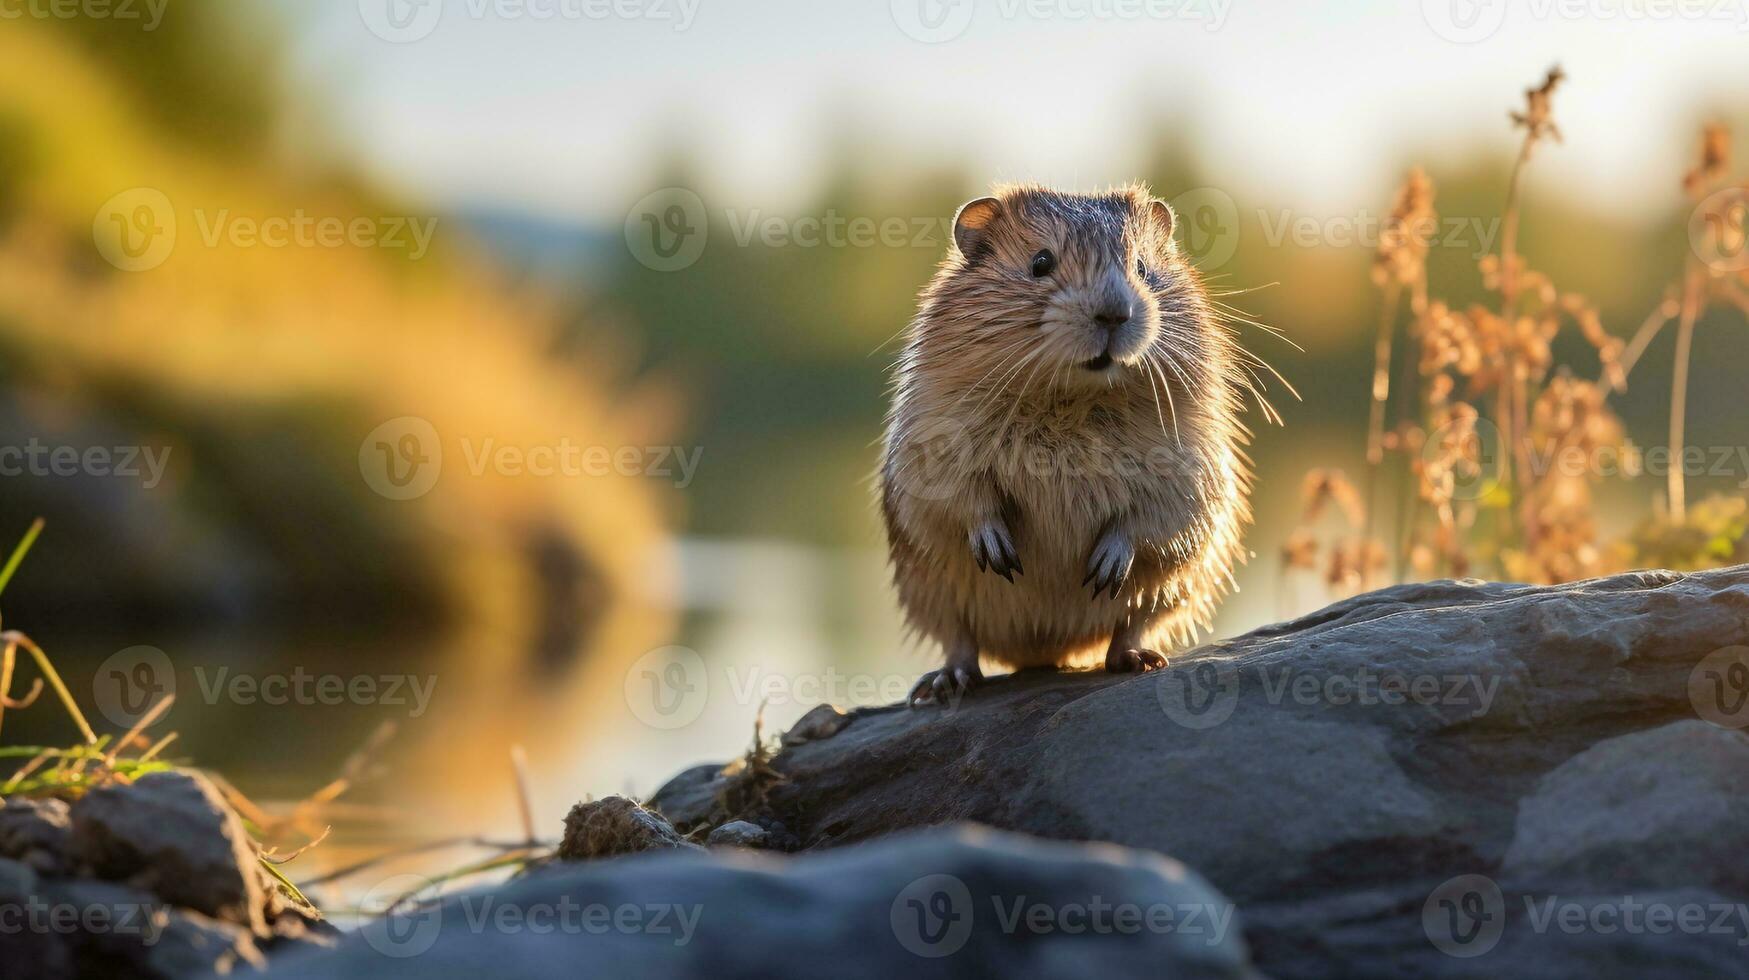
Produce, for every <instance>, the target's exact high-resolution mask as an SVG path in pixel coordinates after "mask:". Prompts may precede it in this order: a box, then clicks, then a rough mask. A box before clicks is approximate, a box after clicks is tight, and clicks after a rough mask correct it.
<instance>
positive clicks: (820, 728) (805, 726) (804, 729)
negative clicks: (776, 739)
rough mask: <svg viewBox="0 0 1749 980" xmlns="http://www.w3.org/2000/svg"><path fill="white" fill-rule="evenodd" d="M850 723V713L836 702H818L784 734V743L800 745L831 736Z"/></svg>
mask: <svg viewBox="0 0 1749 980" xmlns="http://www.w3.org/2000/svg"><path fill="white" fill-rule="evenodd" d="M848 724H850V715H849V714H847V713H845V712H844V711H843V710H842V709H840V708H839V707H838V706H837V705H835V704H817V705H815V706H814V707H813V710H811V711H809V712H808V713H807V714H805V715H803V716H802V717H801V720H800V721H797V722H796V723H795V724H794V725H793V726H791V728H790V730H789V731H787V732H784V734H783V744H785V745H800V744H802V743H803V742H817V741H819V740H820V739H823V738H831V737H832V736H834V735H836V734H838V733H839V732H841V731H843V730H844V726H846V725H848Z"/></svg>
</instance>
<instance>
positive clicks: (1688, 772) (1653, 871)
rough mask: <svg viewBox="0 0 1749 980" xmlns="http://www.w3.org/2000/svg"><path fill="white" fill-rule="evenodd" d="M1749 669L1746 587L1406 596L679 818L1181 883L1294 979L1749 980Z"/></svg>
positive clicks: (729, 785) (899, 720)
mask: <svg viewBox="0 0 1749 980" xmlns="http://www.w3.org/2000/svg"><path fill="white" fill-rule="evenodd" d="M1743 643H1749V567H1743V568H1733V569H1725V570H1719V571H1713V572H1704V573H1697V574H1693V575H1686V576H1684V575H1676V574H1672V573H1661V572H1645V573H1636V574H1630V575H1622V576H1618V577H1614V578H1609V579H1602V580H1596V581H1591V582H1584V583H1577V584H1574V585H1569V586H1562V587H1553V588H1532V587H1526V586H1517V585H1507V584H1484V583H1478V582H1435V583H1427V584H1417V585H1406V586H1401V587H1397V588H1392V589H1386V590H1383V591H1380V592H1376V593H1370V594H1367V595H1363V596H1359V597H1357V598H1354V599H1351V600H1347V601H1344V602H1340V603H1337V604H1335V605H1333V606H1331V607H1329V608H1327V609H1325V610H1323V611H1321V612H1319V613H1316V614H1314V615H1312V616H1308V617H1305V618H1303V619H1299V620H1296V621H1293V622H1288V623H1284V624H1280V625H1277V626H1272V627H1269V628H1266V629H1263V630H1259V631H1257V632H1254V633H1251V634H1248V635H1246V636H1242V637H1238V638H1236V639H1233V640H1228V641H1224V642H1219V643H1214V644H1211V645H1208V646H1205V647H1202V648H1200V649H1198V650H1195V651H1192V652H1190V653H1188V654H1184V655H1180V656H1178V657H1175V658H1174V659H1173V661H1172V663H1171V665H1170V666H1169V667H1168V668H1167V669H1166V670H1165V671H1162V672H1159V673H1154V674H1148V675H1141V676H1108V675H1104V674H1099V673H1093V674H1056V673H1048V672H1045V673H1026V674H1020V675H1016V676H1012V677H1006V678H996V679H992V680H991V681H990V682H989V683H988V684H987V685H986V686H984V687H982V688H980V689H978V690H976V691H974V692H973V693H972V694H971V695H970V696H968V697H967V698H966V699H964V700H963V702H961V703H960V704H959V705H958V706H956V707H952V708H939V707H931V708H918V709H907V708H904V707H901V706H892V707H885V708H873V709H861V710H856V711H852V712H850V713H848V715H847V716H846V717H844V718H843V719H842V720H841V721H833V722H832V724H830V725H826V726H819V727H820V728H821V733H820V734H816V733H815V732H813V731H810V732H809V733H808V734H807V737H804V738H796V739H786V740H785V745H784V748H783V750H782V751H781V752H780V753H779V754H777V755H776V757H775V758H774V759H772V760H771V761H770V763H769V767H768V768H769V769H770V770H771V771H772V772H773V773H774V775H773V776H772V777H771V778H769V779H768V780H767V781H766V784H765V785H763V786H761V787H760V791H759V792H748V791H747V788H746V787H745V786H744V785H740V782H741V781H743V780H744V779H745V778H746V777H745V774H744V772H742V771H741V770H738V769H737V768H736V767H732V766H731V767H728V768H727V769H725V768H724V767H719V766H701V767H698V768H696V769H693V770H689V771H687V772H686V773H682V774H681V775H680V776H679V777H677V778H676V779H675V780H674V781H673V782H672V783H670V784H669V785H668V786H667V787H665V788H664V789H663V790H662V791H661V792H660V793H659V794H658V795H657V796H656V797H655V798H654V799H653V801H652V805H653V806H654V807H655V808H656V809H658V810H660V811H661V812H662V813H663V814H664V815H666V816H667V817H669V818H670V819H671V820H673V821H674V823H675V824H676V825H677V826H680V827H682V828H685V829H688V830H690V831H693V832H695V833H697V832H707V833H708V831H709V828H711V827H713V826H717V825H720V824H722V823H724V822H727V821H729V820H734V819H746V820H750V821H752V822H754V823H756V824H761V825H769V824H770V823H771V822H773V821H779V822H781V823H782V824H783V825H784V826H786V827H787V828H788V829H789V830H790V831H791V832H792V833H793V834H794V835H795V839H796V842H797V845H798V846H799V847H801V848H803V849H816V848H828V847H841V846H843V845H848V844H854V843H857V842H861V841H867V840H871V839H875V838H879V837H881V836H883V835H886V834H889V833H892V832H894V831H896V830H903V829H906V828H915V827H924V826H930V825H935V824H941V823H948V822H956V821H976V822H979V823H983V824H987V825H991V826H994V827H999V828H1004V829H1008V830H1014V831H1023V832H1026V833H1029V834H1035V835H1039V836H1042V837H1048V838H1060V839H1068V840H1090V841H1109V842H1114V843H1118V844H1123V845H1127V846H1130V847H1134V848H1143V849H1149V850H1153V851H1157V852H1159V853H1162V854H1170V855H1172V856H1173V857H1175V858H1177V859H1179V860H1182V861H1184V862H1185V863H1186V864H1188V865H1189V866H1191V867H1193V868H1195V869H1197V871H1199V872H1200V873H1202V874H1203V875H1206V876H1207V877H1208V879H1209V880H1210V881H1211V882H1212V883H1213V884H1214V885H1215V886H1216V887H1218V888H1220V889H1221V890H1222V891H1223V892H1225V893H1226V894H1228V895H1230V896H1232V897H1233V898H1234V899H1235V900H1237V901H1238V903H1239V907H1240V914H1241V916H1242V917H1243V919H1244V920H1245V927H1246V935H1247V937H1248V939H1249V940H1250V943H1251V947H1252V950H1253V953H1254V955H1255V956H1256V959H1257V962H1258V965H1259V967H1260V968H1261V969H1262V970H1263V971H1264V972H1265V973H1268V974H1270V975H1276V976H1305V977H1367V976H1402V975H1435V976H1444V975H1450V976H1472V975H1482V974H1494V975H1502V974H1503V975H1553V976H1565V975H1587V976H1606V975H1630V976H1635V977H1647V976H1696V975H1746V974H1749V952H1746V947H1745V946H1743V945H1739V944H1740V943H1744V942H1745V941H1749V912H1746V911H1745V906H1744V905H1743V904H1742V903H1744V902H1745V901H1746V900H1749V863H1745V860H1744V859H1743V857H1742V855H1743V854H1744V853H1745V847H1744V845H1745V844H1746V843H1749V797H1745V795H1744V789H1745V783H1746V782H1749V766H1746V765H1745V763H1746V762H1749V736H1746V735H1744V734H1743V733H1741V732H1739V731H1736V730H1735V728H1736V727H1739V726H1741V725H1744V724H1749V706H1746V705H1745V704H1743V703H1742V702H1743V701H1744V700H1745V698H1744V695H1749V659H1746V657H1749V651H1742V650H1734V649H1732V648H1733V647H1735V645H1737V644H1743ZM1735 664H1743V665H1744V666H1741V667H1734V666H1733V665H1735ZM1697 717H1698V718H1705V719H1708V720H1706V721H1700V720H1696V719H1697ZM725 801H727V803H726V802H725ZM735 801H757V804H756V805H752V804H747V805H744V806H740V807H737V806H734V805H730V804H732V803H734V802H735Z"/></svg>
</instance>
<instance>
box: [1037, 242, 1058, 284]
mask: <svg viewBox="0 0 1749 980" xmlns="http://www.w3.org/2000/svg"><path fill="white" fill-rule="evenodd" d="M1056 267H1057V257H1056V256H1055V255H1052V254H1051V250H1050V249H1048V248H1041V249H1039V250H1038V254H1037V255H1035V256H1033V257H1032V277H1033V278H1034V279H1042V278H1044V277H1045V276H1048V275H1050V274H1051V270H1052V269H1055V268H1056Z"/></svg>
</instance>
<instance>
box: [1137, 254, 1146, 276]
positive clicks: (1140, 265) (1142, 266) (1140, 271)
mask: <svg viewBox="0 0 1749 980" xmlns="http://www.w3.org/2000/svg"><path fill="white" fill-rule="evenodd" d="M1136 275H1138V276H1141V277H1142V278H1143V279H1146V278H1148V263H1146V262H1143V261H1142V257H1141V256H1139V255H1138V256H1136Z"/></svg>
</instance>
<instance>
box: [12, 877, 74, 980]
mask: <svg viewBox="0 0 1749 980" xmlns="http://www.w3.org/2000/svg"><path fill="white" fill-rule="evenodd" d="M39 881H40V879H39V877H38V876H37V873H36V871H35V870H34V869H32V868H31V867H30V866H29V865H27V864H25V863H23V862H22V861H14V860H11V859H9V858H0V964H5V976H6V977H7V980H13V978H15V977H16V980H60V978H64V977H65V978H70V977H73V976H74V975H75V974H74V972H73V970H74V965H73V949H72V947H71V945H70V944H69V942H68V940H67V937H65V936H63V935H61V934H60V933H57V932H55V931H54V930H52V929H50V928H47V927H46V925H44V924H43V921H44V920H43V918H42V916H41V914H40V913H38V912H37V911H36V910H37V908H38V907H39V906H40V905H41V902H40V901H39V899H38V893H39V891H40V889H41V885H40V884H39Z"/></svg>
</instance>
